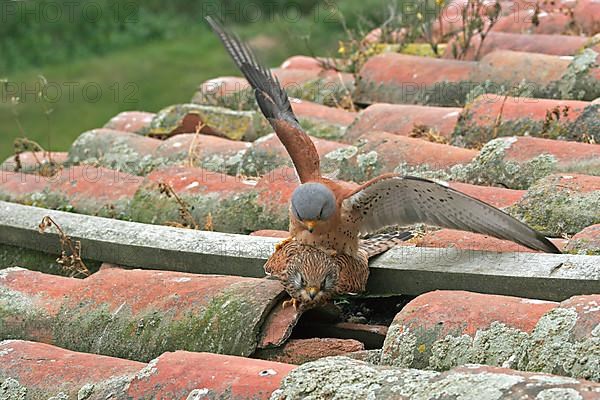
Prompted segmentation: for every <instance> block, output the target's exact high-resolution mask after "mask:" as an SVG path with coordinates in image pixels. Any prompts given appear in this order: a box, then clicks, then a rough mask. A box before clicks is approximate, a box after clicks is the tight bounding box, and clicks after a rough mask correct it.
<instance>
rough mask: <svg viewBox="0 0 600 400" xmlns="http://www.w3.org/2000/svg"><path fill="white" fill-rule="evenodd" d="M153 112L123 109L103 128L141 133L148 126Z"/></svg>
mask: <svg viewBox="0 0 600 400" xmlns="http://www.w3.org/2000/svg"><path fill="white" fill-rule="evenodd" d="M154 116H155V114H154V113H150V112H145V111H124V112H122V113H119V114H117V115H115V116H114V117H112V118H111V119H110V121H108V122H107V123H106V124H105V125H104V128H106V129H114V130H116V131H125V132H133V133H143V132H145V131H146V130H147V129H148V128H149V127H150V123H151V122H152V119H153V118H154Z"/></svg>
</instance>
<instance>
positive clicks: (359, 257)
mask: <svg viewBox="0 0 600 400" xmlns="http://www.w3.org/2000/svg"><path fill="white" fill-rule="evenodd" d="M411 237H412V235H411V234H410V232H403V233H399V232H395V233H391V234H381V235H376V236H374V237H372V238H370V239H366V240H362V241H361V242H360V245H359V249H358V251H357V253H356V255H349V254H341V253H338V254H335V255H333V256H332V255H330V254H328V253H327V252H325V251H322V250H321V249H319V248H316V247H313V246H308V245H305V244H302V243H300V242H298V241H296V240H291V241H288V242H286V243H284V244H283V245H282V246H280V247H279V248H278V249H277V250H276V251H275V252H274V253H273V255H271V257H270V258H269V259H268V260H267V263H266V264H265V272H266V273H267V274H269V275H272V276H274V277H276V278H277V279H279V280H281V282H282V283H283V285H284V287H285V289H286V291H287V292H288V294H289V295H290V297H292V298H294V299H296V300H298V301H299V302H300V304H301V305H302V307H304V308H311V307H314V306H316V305H318V304H322V303H324V302H326V301H328V300H330V299H331V298H332V297H334V296H336V295H341V294H346V293H360V292H364V290H365V287H366V284H367V279H368V277H369V265H368V259H369V257H373V256H375V255H377V254H380V253H383V252H384V251H387V250H388V249H390V248H391V247H393V246H395V245H396V244H398V243H399V242H401V241H405V240H408V239H410V238H411ZM297 274H298V275H299V276H300V278H301V279H300V282H299V283H300V285H297V283H298V282H294V278H295V276H296V275H297ZM327 277H330V279H331V281H330V282H328V283H329V284H330V285H329V286H328V287H327V286H326V285H324V283H325V279H326V278H327ZM295 283H296V284H295ZM307 287H315V288H317V289H319V290H318V294H317V296H315V297H314V298H312V299H311V298H310V296H308V295H307V292H306V289H305V288H307Z"/></svg>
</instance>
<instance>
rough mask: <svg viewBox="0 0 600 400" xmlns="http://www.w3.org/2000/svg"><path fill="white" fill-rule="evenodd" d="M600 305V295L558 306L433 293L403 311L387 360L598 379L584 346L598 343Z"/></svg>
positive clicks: (389, 342) (392, 329) (395, 324)
mask: <svg viewBox="0 0 600 400" xmlns="http://www.w3.org/2000/svg"><path fill="white" fill-rule="evenodd" d="M598 301H599V299H598V295H588V296H577V297H573V298H571V299H569V300H566V301H564V302H562V303H554V302H548V301H538V300H531V299H524V298H517V297H506V296H492V295H484V294H477V293H469V292H458V291H436V292H430V293H427V294H424V295H421V296H419V297H417V298H416V299H415V300H413V301H412V302H411V303H409V304H408V305H407V306H406V307H405V308H404V309H403V310H402V311H401V312H400V313H398V315H397V316H396V318H395V319H394V322H393V323H392V326H391V327H390V333H389V334H388V337H387V338H386V342H385V344H384V347H383V351H382V355H381V361H382V363H384V364H388V365H390V364H391V365H402V366H404V367H412V368H431V369H434V370H446V369H449V368H452V367H455V366H457V365H460V364H465V363H475V362H482V361H483V362H485V363H486V364H488V365H492V366H503V367H508V368H515V369H519V370H523V371H534V372H535V371H539V370H540V369H542V370H544V371H549V372H554V373H560V374H564V375H567V376H573V377H577V378H583V379H592V380H597V379H598V378H600V376H599V375H598V370H597V368H596V367H594V365H593V362H592V361H591V359H588V358H586V357H585V354H588V349H587V345H586V344H585V343H589V341H590V340H592V336H593V333H592V330H593V327H595V326H596V327H597V324H598V323H599V322H600V308H599V307H598ZM579 321H581V322H579ZM551 326H552V327H554V328H550V327H551ZM408 337H410V339H408ZM575 343H577V344H576V345H575V346H573V344H575ZM579 346H582V347H579ZM576 348H577V349H580V350H575V349H576ZM567 349H569V350H567ZM523 354H527V357H524V356H523ZM573 362H574V364H572V363H573Z"/></svg>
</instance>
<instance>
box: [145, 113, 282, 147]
mask: <svg viewBox="0 0 600 400" xmlns="http://www.w3.org/2000/svg"><path fill="white" fill-rule="evenodd" d="M198 129H200V131H199V133H203V134H207V135H215V136H220V137H225V138H228V139H231V140H244V141H253V140H255V139H256V138H258V137H260V136H263V135H264V134H265V133H267V132H270V131H271V127H270V125H269V123H268V122H267V120H266V119H265V118H264V117H263V116H262V114H260V113H258V112H256V111H236V110H230V109H228V108H224V107H214V106H206V105H200V104H175V105H172V106H169V107H166V108H164V109H162V110H160V111H159V112H158V113H157V114H156V115H155V116H154V118H153V119H152V122H151V123H150V127H149V128H148V130H147V132H146V134H147V135H148V136H150V137H156V138H162V139H165V138H169V137H171V136H174V135H177V134H180V133H195V132H196V130H198Z"/></svg>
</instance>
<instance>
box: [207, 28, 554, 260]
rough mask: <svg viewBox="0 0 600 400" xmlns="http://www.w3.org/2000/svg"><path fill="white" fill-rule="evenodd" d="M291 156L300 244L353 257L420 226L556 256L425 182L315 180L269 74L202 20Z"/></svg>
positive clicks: (539, 241)
mask: <svg viewBox="0 0 600 400" xmlns="http://www.w3.org/2000/svg"><path fill="white" fill-rule="evenodd" d="M207 20H208V22H209V24H210V25H211V27H212V29H213V30H214V31H215V33H216V34H217V35H218V36H219V38H220V39H221V41H222V42H223V44H224V45H225V48H226V49H227V51H228V52H229V54H230V55H231V57H232V58H233V60H234V62H235V64H236V65H237V67H238V68H239V69H240V70H241V72H242V74H243V75H244V76H245V77H246V79H247V80H248V82H249V83H250V85H251V86H252V88H254V92H255V96H256V101H257V103H258V105H259V107H260V109H261V111H262V113H263V114H264V115H265V117H266V118H267V119H268V120H269V122H270V124H271V126H272V127H273V129H274V130H275V133H276V134H277V136H278V137H279V139H280V140H281V142H282V143H283V145H284V146H285V148H286V150H287V152H288V154H289V155H290V157H291V159H292V162H293V164H294V168H295V170H296V172H297V174H298V177H299V178H300V183H301V184H300V185H299V186H298V187H297V188H296V189H295V191H294V192H293V194H292V199H291V204H290V236H291V237H292V238H293V239H295V240H296V241H297V242H299V243H300V244H304V245H311V246H315V247H319V248H322V249H324V250H325V251H332V252H336V253H339V254H346V255H350V256H356V255H357V254H358V250H359V241H358V240H359V235H360V234H366V233H371V232H376V231H378V230H379V229H382V228H384V227H387V226H392V225H410V224H415V223H425V224H429V225H435V226H439V227H444V228H450V229H459V230H465V231H471V232H476V233H482V234H485V235H490V236H494V237H497V238H500V239H506V240H510V241H513V242H516V243H519V244H521V245H523V246H526V247H529V248H531V249H534V250H539V251H544V252H548V253H560V251H559V250H558V249H557V248H556V246H554V245H553V244H552V243H551V242H550V241H549V240H548V239H546V238H545V237H544V236H543V235H542V234H540V233H539V232H537V231H535V230H534V229H532V228H530V227H529V226H527V225H525V224H524V223H522V222H521V221H519V220H517V219H515V218H513V217H511V216H510V215H508V214H506V213H504V212H503V211H501V210H499V209H497V208H495V207H493V206H490V205H489V204H486V203H484V202H482V201H480V200H477V199H475V198H472V197H470V196H468V195H466V194H464V193H461V192H459V191H456V190H454V189H451V188H449V187H448V186H445V185H443V184H439V183H436V182H433V181H430V180H427V179H422V178H416V177H411V176H401V175H398V174H386V175H382V176H379V177H377V178H375V179H372V180H370V181H368V182H366V183H364V184H363V185H361V186H360V187H358V188H355V187H352V186H349V185H347V184H346V183H344V182H339V181H334V180H331V179H327V178H325V177H323V176H322V175H321V172H320V162H319V155H318V153H317V150H316V148H315V145H314V144H313V142H312V140H311V139H310V137H309V136H308V135H307V134H306V133H305V132H304V131H303V129H302V127H301V126H300V124H299V122H298V119H297V118H296V116H295V115H294V113H293V111H292V108H291V105H290V101H289V99H288V96H287V94H286V92H285V91H284V90H283V88H282V87H281V85H280V84H279V81H278V80H277V78H276V77H274V76H273V74H272V73H271V71H269V70H268V69H266V68H265V67H264V66H262V65H261V64H260V63H259V62H258V61H257V59H256V57H255V56H254V54H253V53H252V51H251V50H250V49H249V48H248V46H246V45H245V44H244V43H243V42H242V41H241V40H240V39H239V38H238V37H237V36H236V35H234V34H232V33H229V32H227V31H226V30H225V29H224V28H223V27H222V26H221V24H219V23H218V22H217V21H216V20H214V19H213V18H211V17H207Z"/></svg>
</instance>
